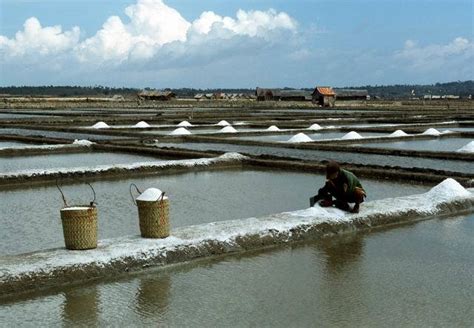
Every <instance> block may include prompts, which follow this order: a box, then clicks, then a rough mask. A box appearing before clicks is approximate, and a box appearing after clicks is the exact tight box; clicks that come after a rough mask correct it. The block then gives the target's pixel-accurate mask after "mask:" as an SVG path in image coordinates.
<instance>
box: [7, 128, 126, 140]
mask: <svg viewBox="0 0 474 328" xmlns="http://www.w3.org/2000/svg"><path fill="white" fill-rule="evenodd" d="M0 134H4V135H11V134H16V135H22V136H40V137H44V138H60V139H61V138H62V139H71V140H74V139H90V140H111V139H123V138H124V137H120V136H111V135H100V134H86V133H77V132H61V131H49V130H32V129H16V128H15V129H0Z"/></svg>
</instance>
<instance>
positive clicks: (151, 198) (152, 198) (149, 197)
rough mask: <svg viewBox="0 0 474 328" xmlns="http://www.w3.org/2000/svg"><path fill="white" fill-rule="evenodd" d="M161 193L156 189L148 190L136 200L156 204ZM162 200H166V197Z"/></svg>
mask: <svg viewBox="0 0 474 328" xmlns="http://www.w3.org/2000/svg"><path fill="white" fill-rule="evenodd" d="M162 193H163V192H162V191H161V190H160V189H158V188H148V189H147V190H145V191H144V192H143V193H142V194H141V195H140V196H138V197H137V198H136V199H137V200H140V201H142V202H156V201H157V200H161V194H162ZM163 199H168V197H166V196H164V197H163Z"/></svg>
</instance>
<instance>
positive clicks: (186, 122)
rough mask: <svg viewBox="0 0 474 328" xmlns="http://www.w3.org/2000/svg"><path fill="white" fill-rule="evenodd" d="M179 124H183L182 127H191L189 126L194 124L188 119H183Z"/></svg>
mask: <svg viewBox="0 0 474 328" xmlns="http://www.w3.org/2000/svg"><path fill="white" fill-rule="evenodd" d="M177 126H181V127H189V126H193V125H192V124H191V123H189V122H188V121H182V122H181V123H179V124H178V125H177Z"/></svg>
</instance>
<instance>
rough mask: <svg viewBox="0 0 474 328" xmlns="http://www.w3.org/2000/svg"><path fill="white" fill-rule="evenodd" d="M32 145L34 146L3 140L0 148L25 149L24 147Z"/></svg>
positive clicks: (0, 142)
mask: <svg viewBox="0 0 474 328" xmlns="http://www.w3.org/2000/svg"><path fill="white" fill-rule="evenodd" d="M32 145H34V144H31V143H25V142H20V141H3V140H0V148H6V147H8V148H13V147H24V146H32Z"/></svg>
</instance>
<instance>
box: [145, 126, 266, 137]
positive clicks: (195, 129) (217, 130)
mask: <svg viewBox="0 0 474 328" xmlns="http://www.w3.org/2000/svg"><path fill="white" fill-rule="evenodd" d="M176 128H177V127H173V128H167V129H152V130H146V131H137V132H139V133H141V134H163V135H166V134H169V133H170V132H171V131H173V130H174V129H176ZM222 128H223V126H215V127H203V128H201V127H186V129H187V130H189V131H190V132H191V133H192V134H214V133H222V132H221V131H220V130H221V129H222ZM233 128H234V129H236V130H237V131H238V132H255V131H263V130H265V129H264V128H248V127H247V128H244V127H242V126H240V125H234V126H233Z"/></svg>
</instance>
